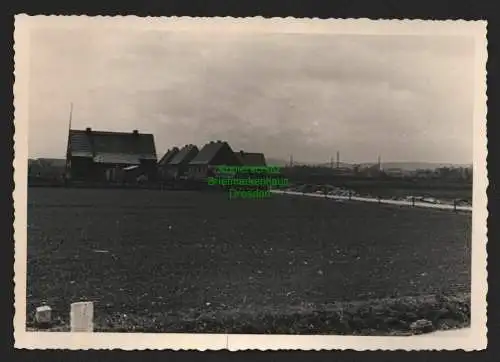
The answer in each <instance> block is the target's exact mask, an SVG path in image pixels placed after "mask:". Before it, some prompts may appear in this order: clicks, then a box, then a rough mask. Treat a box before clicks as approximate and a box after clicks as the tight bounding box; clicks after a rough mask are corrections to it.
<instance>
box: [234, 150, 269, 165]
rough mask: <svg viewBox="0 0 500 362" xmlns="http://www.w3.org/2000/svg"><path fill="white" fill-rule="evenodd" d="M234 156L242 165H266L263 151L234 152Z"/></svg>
mask: <svg viewBox="0 0 500 362" xmlns="http://www.w3.org/2000/svg"><path fill="white" fill-rule="evenodd" d="M235 154H236V157H238V159H239V160H240V162H241V164H242V165H244V166H266V158H265V157H264V154H263V153H255V152H244V151H240V152H235Z"/></svg>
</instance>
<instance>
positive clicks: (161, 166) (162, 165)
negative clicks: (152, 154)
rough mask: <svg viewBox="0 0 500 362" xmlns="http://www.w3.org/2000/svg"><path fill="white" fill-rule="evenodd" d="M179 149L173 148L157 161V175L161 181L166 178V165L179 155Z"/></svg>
mask: <svg viewBox="0 0 500 362" xmlns="http://www.w3.org/2000/svg"><path fill="white" fill-rule="evenodd" d="M179 151H180V150H179V147H173V148H171V149H169V150H167V152H166V153H165V154H164V155H163V157H162V158H161V159H160V161H158V174H159V176H160V178H161V179H165V178H167V177H168V163H169V162H170V161H171V160H172V159H173V158H174V157H175V155H177V154H178V153H179Z"/></svg>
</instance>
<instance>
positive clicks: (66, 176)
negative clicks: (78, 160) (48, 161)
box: [65, 102, 73, 182]
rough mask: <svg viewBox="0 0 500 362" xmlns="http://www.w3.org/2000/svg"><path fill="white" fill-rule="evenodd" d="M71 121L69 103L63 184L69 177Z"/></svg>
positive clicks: (71, 111)
mask: <svg viewBox="0 0 500 362" xmlns="http://www.w3.org/2000/svg"><path fill="white" fill-rule="evenodd" d="M72 120H73V102H71V103H70V108H69V124H68V145H67V146H66V175H65V182H66V180H68V179H69V177H70V133H71V121H72Z"/></svg>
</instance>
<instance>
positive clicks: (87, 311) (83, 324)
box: [70, 302, 94, 332]
mask: <svg viewBox="0 0 500 362" xmlns="http://www.w3.org/2000/svg"><path fill="white" fill-rule="evenodd" d="M70 318H71V332H93V331H94V303H92V302H78V303H72V304H71V313H70Z"/></svg>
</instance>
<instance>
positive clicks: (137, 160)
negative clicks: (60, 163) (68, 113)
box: [66, 128, 157, 182]
mask: <svg viewBox="0 0 500 362" xmlns="http://www.w3.org/2000/svg"><path fill="white" fill-rule="evenodd" d="M132 166H135V169H137V170H138V171H139V174H140V175H142V176H143V178H144V177H146V178H147V179H148V180H151V181H154V180H156V178H157V156H156V149H155V143H154V136H153V135H152V134H143V133H139V132H138V131H137V130H134V131H133V132H131V133H123V132H108V131H94V130H92V129H91V128H87V129H86V130H70V131H69V136H68V147H67V152H66V178H67V179H70V180H73V181H89V182H90V181H92V182H94V181H95V182H123V181H124V179H123V175H124V174H125V172H126V171H125V169H130V167H132Z"/></svg>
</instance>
